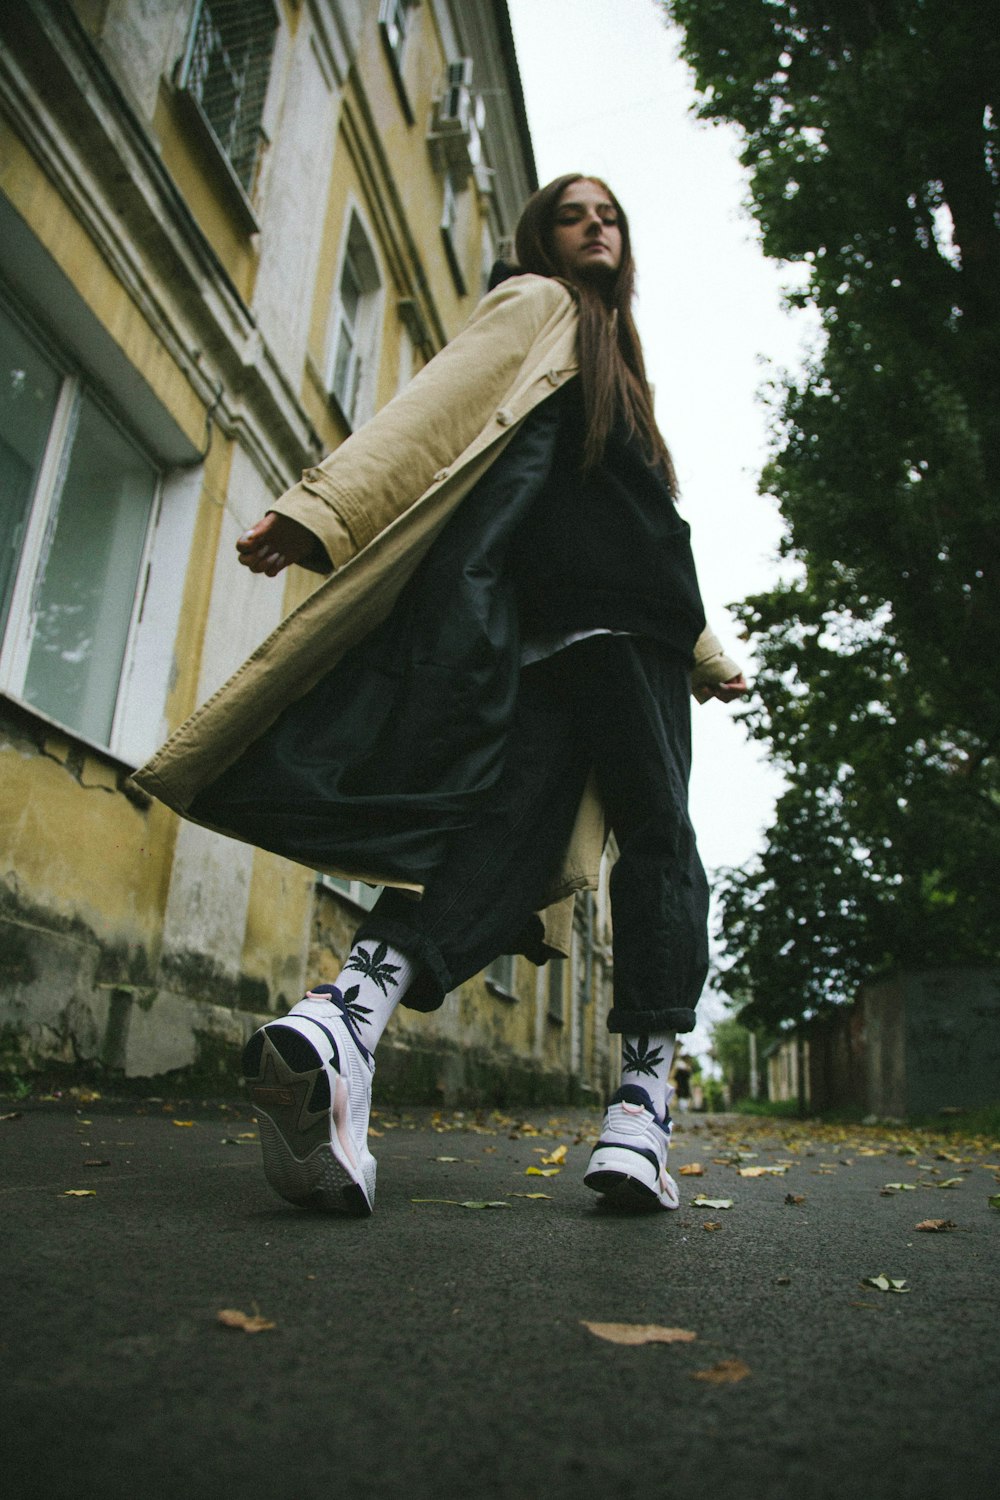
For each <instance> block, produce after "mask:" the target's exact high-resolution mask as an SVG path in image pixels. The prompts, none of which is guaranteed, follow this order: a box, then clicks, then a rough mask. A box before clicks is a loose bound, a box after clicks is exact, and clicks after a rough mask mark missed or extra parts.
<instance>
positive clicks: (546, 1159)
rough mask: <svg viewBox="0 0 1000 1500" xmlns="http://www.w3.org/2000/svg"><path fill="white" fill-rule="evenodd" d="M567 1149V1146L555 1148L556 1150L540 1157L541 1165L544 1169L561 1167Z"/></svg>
mask: <svg viewBox="0 0 1000 1500" xmlns="http://www.w3.org/2000/svg"><path fill="white" fill-rule="evenodd" d="M568 1149H569V1147H568V1146H557V1147H556V1149H555V1150H554V1151H551V1152H550V1153H549V1155H548V1156H543V1157H542V1165H543V1166H546V1167H561V1166H562V1164H563V1162H564V1161H565V1160H566V1152H567V1151H568Z"/></svg>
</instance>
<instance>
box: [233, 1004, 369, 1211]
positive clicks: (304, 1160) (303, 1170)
mask: <svg viewBox="0 0 1000 1500" xmlns="http://www.w3.org/2000/svg"><path fill="white" fill-rule="evenodd" d="M331 1071H332V1070H331ZM243 1074H244V1077H245V1079H246V1083H247V1089H248V1092H249V1095H250V1100H251V1102H252V1103H253V1106H254V1108H255V1110H256V1111H257V1118H258V1127H259V1130H260V1144H261V1148H262V1151H263V1155H264V1175H265V1177H266V1178H267V1180H268V1182H269V1183H270V1185H271V1187H272V1188H273V1189H274V1191H275V1192H276V1193H277V1194H278V1196H279V1197H281V1198H284V1199H285V1200H286V1202H288V1203H294V1204H295V1205H296V1206H297V1207H300V1208H314V1209H319V1210H321V1211H323V1212H326V1213H340V1214H348V1215H350V1216H351V1217H352V1218H367V1217H368V1216H369V1215H370V1214H371V1212H372V1201H371V1198H370V1197H369V1193H368V1188H367V1185H366V1183H365V1180H364V1176H363V1174H362V1172H361V1169H360V1165H356V1164H355V1163H354V1162H352V1161H351V1159H350V1157H349V1155H348V1152H347V1149H345V1146H344V1144H343V1141H342V1140H341V1137H340V1133H339V1132H338V1126H342V1125H343V1124H344V1122H345V1117H346V1111H347V1085H346V1084H345V1083H344V1080H343V1079H342V1078H341V1077H340V1075H339V1074H337V1073H333V1096H332V1098H331V1089H330V1082H331V1080H330V1077H329V1075H328V1073H327V1069H326V1067H325V1066H324V1064H323V1060H322V1058H321V1057H320V1055H319V1053H318V1052H317V1051H316V1049H315V1048H314V1047H313V1046H312V1045H311V1044H310V1043H309V1042H308V1041H307V1040H306V1038H305V1037H303V1036H302V1035H301V1034H300V1033H299V1032H298V1031H295V1030H293V1029H292V1028H291V1027H288V1026H282V1025H280V1023H279V1024H274V1025H271V1026H266V1027H263V1028H262V1029H261V1030H260V1031H258V1032H256V1033H255V1034H254V1035H253V1036H252V1037H251V1038H250V1040H249V1042H248V1043H247V1045H246V1047H245V1049H244V1052H243ZM371 1171H372V1176H373V1178H374V1171H375V1164H374V1158H372V1160H371Z"/></svg>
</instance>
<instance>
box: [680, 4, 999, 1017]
mask: <svg viewBox="0 0 1000 1500" xmlns="http://www.w3.org/2000/svg"><path fill="white" fill-rule="evenodd" d="M664 9H665V11H666V13H667V15H668V16H669V18H670V19H672V20H673V21H675V22H676V23H678V24H679V25H680V26H681V27H682V28H683V37H684V40H683V45H682V52H683V55H684V57H685V59H686V60H687V62H688V63H689V64H690V66H691V67H692V68H693V70H694V73H695V78H696V83H697V87H698V89H699V91H700V93H701V94H702V97H703V102H702V104H701V106H700V113H701V115H702V116H704V117H705V118H707V119H712V120H717V121H727V122H729V123H733V124H735V125H737V126H738V127H739V128H740V130H741V132H742V138H743V150H742V160H743V162H744V164H745V166H746V167H747V168H748V169H749V176H750V201H751V209H752V212H753V214H754V216H755V217H756V219H757V222H758V224H759V226H760V230H761V236H762V243H763V248H764V250H765V253H766V254H768V255H769V256H773V257H775V258H776V259H778V260H780V261H783V262H788V263H794V264H796V265H797V266H798V267H799V268H800V270H801V273H802V279H801V282H800V285H799V288H798V290H796V291H795V292H794V293H792V294H791V295H790V297H789V301H790V302H791V303H792V304H793V305H796V304H799V305H805V304H807V303H809V304H812V305H813V306H814V307H815V308H816V309H817V310H818V312H819V315H820V320H821V326H822V339H821V342H820V347H819V348H818V349H817V350H816V351H815V352H814V354H813V355H812V357H811V360H810V362H809V366H808V368H807V369H806V370H805V372H804V374H803V376H802V377H801V378H799V379H797V380H794V381H793V380H787V379H784V380H782V381H779V382H778V384H777V386H776V389H775V397H774V400H775V411H774V436H773V447H772V455H771V459H770V462H769V464H768V466H767V468H766V470H765V473H764V475H763V477H762V488H764V489H765V490H767V491H769V492H771V493H773V494H774V495H775V496H776V497H777V499H778V501H779V504H780V506H781V510H782V514H783V517H784V520H785V523H786V535H785V539H784V542H783V548H782V550H783V554H784V556H785V558H786V559H787V561H788V563H789V572H788V576H787V577H786V579H785V581H783V582H782V583H781V584H779V585H778V586H776V587H775V588H774V589H772V590H770V591H769V592H767V593H763V594H759V595H756V596H753V597H751V598H748V599H746V600H745V601H743V603H742V604H741V605H739V606H738V607H737V613H738V614H739V616H740V617H741V619H742V621H743V623H744V625H745V628H746V630H747V632H748V634H749V636H750V638H751V639H752V641H753V643H754V646H755V650H756V653H757V656H758V660H759V663H760V670H759V673H758V677H757V683H756V693H755V697H754V699H753V701H752V703H751V705H750V708H749V710H748V711H747V714H746V722H747V724H748V726H749V729H750V732H751V734H752V735H754V736H755V737H756V738H758V739H759V740H761V741H763V742H765V743H766V744H768V745H769V746H770V749H771V752H772V754H773V755H774V757H775V758H776V759H777V761H778V762H779V764H780V765H781V767H782V768H783V770H784V771H785V774H786V777H787V791H786V792H785V794H784V795H783V796H782V798H781V799H780V801H779V804H778V808H777V811H776V815H775V822H774V825H773V827H772V828H771V830H770V832H769V836H768V841H767V846H766V849H765V851H764V853H763V855H762V856H761V858H760V859H759V861H757V862H756V864H755V865H754V866H753V867H752V868H749V869H744V870H738V871H729V872H728V873H727V875H726V877H725V879H724V882H723V892H722V895H723V918H722V933H723V937H724V939H725V942H726V945H727V951H728V955H729V958H728V960H727V967H726V968H725V969H724V972H723V974H722V978H721V983H722V985H723V987H724V988H725V989H726V990H727V991H728V993H729V994H730V995H732V996H733V997H734V998H735V999H737V1001H742V1002H743V1003H744V1004H746V1005H747V1010H746V1012H745V1014H746V1017H747V1019H748V1020H751V1021H753V1020H757V1021H768V1022H771V1023H774V1022H778V1021H781V1020H783V1019H792V1018H797V1017H799V1016H802V1015H803V1014H809V1013H810V1012H812V1011H814V1010H816V1009H818V1008H821V1007H823V1006H826V1005H829V1004H833V1003H837V1002H838V1001H842V1000H844V999H846V998H848V997H849V996H850V995H851V994H852V993H853V991H854V989H855V987H856V985H857V983H858V982H859V980H861V979H863V978H869V977H872V976H874V975H877V974H878V973H880V972H884V971H886V970H888V969H891V968H893V967H895V966H899V965H902V964H906V965H909V966H912V965H943V964H948V965H950V964H959V963H976V962H984V961H995V956H996V953H997V951H998V950H1000V896H998V882H997V880H996V874H995V872H996V869H997V855H998V845H1000V773H998V756H997V752H998V746H1000V674H998V673H997V670H996V664H997V654H998V648H1000V28H998V27H997V26H996V17H995V15H994V14H993V13H992V8H991V7H990V6H985V5H982V4H981V3H980V0H664Z"/></svg>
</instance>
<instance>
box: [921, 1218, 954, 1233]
mask: <svg viewBox="0 0 1000 1500" xmlns="http://www.w3.org/2000/svg"><path fill="white" fill-rule="evenodd" d="M916 1227H917V1228H918V1229H927V1230H930V1231H931V1232H936V1231H939V1230H942V1229H957V1228H958V1225H957V1224H956V1223H955V1220H954V1219H921V1221H920V1223H919V1224H918V1225H917V1226H916Z"/></svg>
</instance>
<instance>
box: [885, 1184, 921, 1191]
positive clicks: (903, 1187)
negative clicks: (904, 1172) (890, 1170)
mask: <svg viewBox="0 0 1000 1500" xmlns="http://www.w3.org/2000/svg"><path fill="white" fill-rule="evenodd" d="M883 1191H885V1192H892V1193H915V1192H916V1191H917V1184H916V1183H915V1182H887V1183H886V1185H885V1188H884V1189H883Z"/></svg>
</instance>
